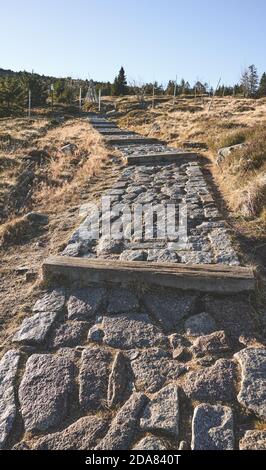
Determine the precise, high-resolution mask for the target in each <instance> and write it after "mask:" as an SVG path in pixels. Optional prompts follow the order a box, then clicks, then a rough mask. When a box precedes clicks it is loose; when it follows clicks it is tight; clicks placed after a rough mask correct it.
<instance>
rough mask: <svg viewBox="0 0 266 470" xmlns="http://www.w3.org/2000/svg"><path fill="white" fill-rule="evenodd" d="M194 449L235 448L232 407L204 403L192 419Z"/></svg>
mask: <svg viewBox="0 0 266 470" xmlns="http://www.w3.org/2000/svg"><path fill="white" fill-rule="evenodd" d="M191 448H192V450H233V449H234V431H233V413H232V410H231V408H229V407H227V406H221V405H214V406H212V405H209V404H202V405H199V406H197V407H196V408H195V410H194V415H193V420H192V442H191Z"/></svg>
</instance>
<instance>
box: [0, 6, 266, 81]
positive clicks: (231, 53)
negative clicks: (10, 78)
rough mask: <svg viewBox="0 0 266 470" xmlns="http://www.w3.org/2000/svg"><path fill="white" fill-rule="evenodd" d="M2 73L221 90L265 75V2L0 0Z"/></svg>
mask: <svg viewBox="0 0 266 470" xmlns="http://www.w3.org/2000/svg"><path fill="white" fill-rule="evenodd" d="M0 17H1V28H0V67H2V68H10V69H13V70H28V71H31V70H32V69H34V71H35V72H37V73H41V74H42V73H43V74H46V75H54V76H72V77H74V78H88V77H90V78H93V79H95V80H110V81H112V80H113V78H114V75H116V73H117V71H118V69H119V68H120V66H121V65H123V66H124V68H125V70H126V73H127V77H128V79H129V80H131V79H133V78H135V79H137V80H143V81H153V80H158V81H159V82H167V81H168V79H174V78H175V76H176V75H177V78H178V80H180V79H181V78H182V77H184V78H185V79H187V80H188V81H190V82H191V83H192V84H193V83H194V81H195V80H197V79H199V80H202V81H206V82H210V83H211V84H212V85H215V84H216V83H217V81H218V79H219V77H220V76H221V77H222V82H223V83H231V82H232V83H233V82H237V81H238V80H239V76H240V74H241V70H242V69H243V68H244V67H246V66H248V65H250V64H251V63H254V64H255V65H256V66H257V67H258V70H259V73H262V72H263V71H266V51H265V49H266V48H265V46H266V1H265V0H220V1H218V0H215V1H213V0H209V1H208V0H182V1H181V0H134V1H133V0H98V1H96V0H94V1H93V0H72V1H70V0H53V1H52V0H0Z"/></svg>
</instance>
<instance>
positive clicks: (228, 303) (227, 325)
mask: <svg viewBox="0 0 266 470" xmlns="http://www.w3.org/2000/svg"><path fill="white" fill-rule="evenodd" d="M206 311H207V312H209V313H210V314H211V315H212V317H213V318H214V319H215V321H216V323H217V325H218V326H219V329H220V330H224V331H225V333H226V334H227V335H228V336H229V337H232V338H233V339H235V340H238V339H239V337H240V336H242V335H244V336H246V337H252V336H253V333H254V320H253V319H252V313H251V307H250V303H249V300H248V298H246V299H245V300H243V299H241V298H239V299H237V298H230V297H229V298H227V299H225V298H222V297H221V298H218V297H217V298H215V297H214V296H211V295H209V296H207V297H206Z"/></svg>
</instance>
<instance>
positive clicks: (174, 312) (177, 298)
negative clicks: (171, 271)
mask: <svg viewBox="0 0 266 470" xmlns="http://www.w3.org/2000/svg"><path fill="white" fill-rule="evenodd" d="M143 301H144V304H145V306H146V308H147V310H148V312H150V313H151V314H152V315H154V316H155V318H156V320H157V321H158V322H159V323H160V325H161V326H162V329H163V330H164V331H166V332H169V333H171V332H174V331H175V330H176V329H177V328H178V327H180V322H181V320H182V319H183V318H184V317H185V316H187V315H189V314H190V313H191V312H192V310H193V307H194V305H195V302H196V296H195V295H192V294H184V293H172V292H171V291H168V290H165V292H162V293H160V294H156V293H151V294H146V295H145V296H144V297H143Z"/></svg>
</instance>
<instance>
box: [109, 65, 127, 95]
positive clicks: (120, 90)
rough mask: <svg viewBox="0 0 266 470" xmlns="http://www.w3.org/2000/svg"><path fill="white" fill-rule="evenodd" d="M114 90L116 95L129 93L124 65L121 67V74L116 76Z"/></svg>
mask: <svg viewBox="0 0 266 470" xmlns="http://www.w3.org/2000/svg"><path fill="white" fill-rule="evenodd" d="M112 91H113V95H115V96H120V95H125V94H126V93H127V79H126V74H125V70H124V68H123V67H121V69H120V70H119V74H118V75H117V77H115V80H114V83H113V87H112Z"/></svg>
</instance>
